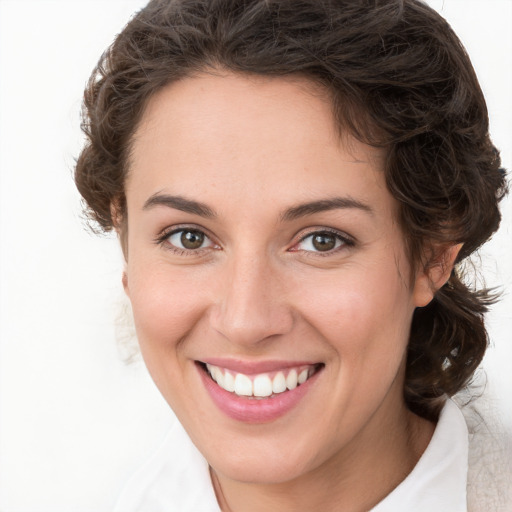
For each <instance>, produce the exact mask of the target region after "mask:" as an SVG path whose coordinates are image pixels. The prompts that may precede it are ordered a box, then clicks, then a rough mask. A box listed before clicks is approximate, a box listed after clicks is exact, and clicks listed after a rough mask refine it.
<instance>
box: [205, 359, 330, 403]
mask: <svg viewBox="0 0 512 512" xmlns="http://www.w3.org/2000/svg"><path fill="white" fill-rule="evenodd" d="M198 364H199V365H200V366H201V368H202V369H203V371H204V372H205V373H206V374H207V375H208V376H209V377H210V378H211V379H212V380H213V381H214V382H216V383H217V385H218V386H219V387H220V388H222V389H223V390H225V391H228V392H230V393H234V394H235V395H238V396H240V397H246V398H249V399H257V400H261V399H265V398H275V397H277V396H279V395H282V394H283V393H286V392H287V391H292V390H293V389H295V388H297V387H298V386H300V385H302V384H304V383H305V382H307V381H308V380H309V379H310V378H311V377H313V375H315V374H316V373H318V372H319V371H320V370H321V369H322V368H323V367H324V364H323V363H318V364H312V365H301V366H297V367H291V368H286V369H283V370H278V371H274V372H268V373H259V374H255V375H246V374H244V373H239V372H233V371H230V370H228V369H226V368H222V367H220V366H215V365H213V364H207V363H203V362H199V361H198Z"/></svg>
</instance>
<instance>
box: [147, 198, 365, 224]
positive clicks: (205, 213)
mask: <svg viewBox="0 0 512 512" xmlns="http://www.w3.org/2000/svg"><path fill="white" fill-rule="evenodd" d="M156 206H166V207H168V208H174V209H175V210H180V211H182V212H186V213H192V214H194V215H199V216H200V217H205V218H209V219H211V218H215V217H217V214H216V212H215V211H214V210H212V209H211V208H210V207H209V206H207V205H206V204H204V203H201V202H199V201H194V200H192V199H186V198H184V197H182V196H172V195H168V194H161V193H159V192H157V193H156V194H153V195H152V196H151V197H150V198H149V199H148V200H147V201H146V202H145V203H144V206H143V207H142V209H143V210H149V209H151V208H154V207H156ZM349 208H355V209H358V210H362V211H364V212H367V213H369V214H372V215H373V213H374V211H373V209H372V208H371V206H369V205H367V204H365V203H362V202H361V201H358V200H357V199H353V198H351V197H333V198H330V199H321V200H318V201H310V202H308V203H301V204H299V205H297V206H292V207H291V208H288V209H287V210H285V211H284V212H283V213H282V214H281V221H282V222H290V221H292V220H296V219H299V218H301V217H306V216H308V215H313V214H315V213H321V212H326V211H330V210H338V209H349Z"/></svg>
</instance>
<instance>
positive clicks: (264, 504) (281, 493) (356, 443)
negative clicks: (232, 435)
mask: <svg viewBox="0 0 512 512" xmlns="http://www.w3.org/2000/svg"><path fill="white" fill-rule="evenodd" d="M382 411H384V412H382ZM433 431H434V425H433V424H432V423H430V422H428V421H427V420H424V419H422V418H420V417H418V416H416V415H414V414H413V413H411V412H410V411H408V410H407V409H406V407H405V404H403V403H402V404H399V407H398V410H397V409H396V408H395V410H390V409H389V407H387V406H386V404H383V407H381V409H380V410H379V411H377V413H376V414H375V416H374V417H373V418H372V419H371V421H369V422H368V424H367V425H366V426H365V427H364V429H363V430H362V431H361V432H360V433H359V434H358V436H357V438H355V439H353V440H352V441H351V443H350V445H348V446H346V447H344V448H343V450H341V451H340V452H337V453H335V454H334V455H333V456H332V457H331V458H330V459H329V460H328V461H326V462H324V463H323V464H322V465H321V466H319V467H317V468H315V469H314V470H312V471H310V472H308V473H307V474H304V475H301V476H300V477H298V478H295V479H294V480H291V481H287V482H279V483H248V482H239V481H236V480H232V479H229V478H227V477H225V476H223V475H221V474H218V473H216V472H215V471H214V470H213V469H212V480H213V484H214V488H215V492H216V494H217V499H218V501H219V505H220V507H221V510H222V511H223V512H263V511H265V512H266V511H268V510H279V511H280V512H288V511H289V512H292V511H293V512H302V511H311V510H322V512H339V511H340V510H343V512H361V511H362V510H369V509H371V508H373V507H374V506H375V505H376V504H377V503H379V502H380V501H381V500H382V499H383V498H385V497H386V496H387V495H388V494H389V493H390V492H391V491H392V490H393V489H394V488H395V487H397V486H398V484H400V482H402V481H403V480H404V479H405V477H406V476H407V475H408V474H409V473H410V472H411V471H412V469H413V468H414V466H415V465H416V463H417V462H418V460H419V458H420V457H421V455H422V453H423V452H424V451H425V448H426V447H427V445H428V443H429V441H430V438H431V437H432V434H433Z"/></svg>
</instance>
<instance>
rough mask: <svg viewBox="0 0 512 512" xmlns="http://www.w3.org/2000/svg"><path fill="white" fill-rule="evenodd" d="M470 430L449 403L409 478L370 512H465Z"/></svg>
mask: <svg viewBox="0 0 512 512" xmlns="http://www.w3.org/2000/svg"><path fill="white" fill-rule="evenodd" d="M467 474H468V429H467V427H466V421H465V420H464V416H463V415H462V412H461V411H460V410H459V408H458V407H457V405H455V403H454V402H453V401H452V400H447V401H446V404H445V406H444V407H443V410H442V411H441V415H440V417H439V421H438V422H437V426H436V429H435V431H434V435H433V436H432V439H431V440H430V443H429V445H428V446H427V449H426V450H425V452H424V453H423V455H422V456H421V458H420V460H419V461H418V463H417V464H416V466H415V467H414V469H413V470H412V471H411V473H409V475H408V476H407V478H406V479H405V480H404V481H403V482H402V483H401V484H400V485H399V486H398V487H396V488H395V489H394V490H393V491H392V492H391V493H390V494H389V495H388V496H387V497H386V498H384V500H382V501H381V502H380V503H379V504H378V505H377V506H376V507H374V508H373V509H372V510H371V512H399V511H404V512H406V511H407V512H408V511H414V512H433V511H435V512H466V510H467V503H466V486H467Z"/></svg>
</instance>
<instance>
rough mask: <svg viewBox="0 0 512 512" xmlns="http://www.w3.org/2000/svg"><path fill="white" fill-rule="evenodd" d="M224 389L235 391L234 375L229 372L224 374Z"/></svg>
mask: <svg viewBox="0 0 512 512" xmlns="http://www.w3.org/2000/svg"><path fill="white" fill-rule="evenodd" d="M223 387H224V389H225V390H226V391H229V392H230V393H233V391H235V377H233V375H232V374H231V373H229V372H226V373H225V374H224V386H223Z"/></svg>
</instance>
